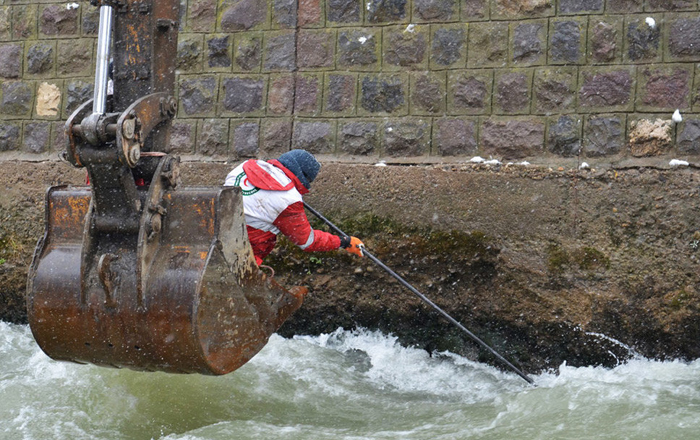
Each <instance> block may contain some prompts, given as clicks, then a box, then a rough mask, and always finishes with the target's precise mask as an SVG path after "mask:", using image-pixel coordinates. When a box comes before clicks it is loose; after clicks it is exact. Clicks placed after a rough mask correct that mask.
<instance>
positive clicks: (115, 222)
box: [27, 0, 302, 375]
mask: <svg viewBox="0 0 700 440" xmlns="http://www.w3.org/2000/svg"><path fill="white" fill-rule="evenodd" d="M93 4H95V5H96V6H99V7H100V30H99V35H98V56H97V68H96V74H95V94H94V99H93V100H90V101H88V102H86V103H84V104H83V105H82V106H81V107H80V108H78V109H77V110H76V111H75V112H74V113H73V114H72V115H71V117H70V118H69V119H68V121H67V123H66V133H67V137H68V147H67V151H66V153H65V158H66V159H67V160H68V161H69V162H70V163H71V164H72V165H74V166H76V167H85V168H86V170H87V174H88V178H89V182H90V185H89V186H57V187H52V188H50V189H49V190H48V192H47V195H46V229H45V233H44V236H43V237H42V238H41V240H40V241H39V244H38V245H37V249H36V251H35V254H34V259H33V261H32V265H31V268H30V271H29V276H28V283H27V309H28V315H29V324H30V327H31V330H32V333H33V334H34V337H35V339H36V341H37V342H38V344H39V346H40V347H41V348H42V350H43V351H44V352H45V353H46V354H47V355H49V356H50V357H52V358H53V359H56V360H64V361H73V362H78V363H93V364H97V365H102V366H112V367H127V368H131V369H135V370H146V371H166V372H175V373H201V374H213V375H216V374H226V373H228V372H231V371H233V370H235V369H236V368H238V367H240V366H241V365H243V364H245V363H246V362H247V361H248V360H250V359H251V358H252V357H253V356H254V355H255V354H256V353H257V352H258V351H259V350H260V349H261V348H262V347H263V346H264V345H265V344H266V343H267V341H268V338H269V337H270V335H271V334H272V333H273V332H275V331H276V330H277V329H278V328H279V326H280V325H282V323H283V322H284V321H285V320H286V319H287V317H289V315H291V314H292V313H293V312H294V311H295V310H296V309H297V308H299V306H300V305H301V302H302V295H301V294H292V293H290V292H289V291H287V290H286V289H284V288H283V287H282V286H280V285H279V284H277V283H276V282H275V281H274V279H272V278H271V277H268V276H266V274H264V273H263V272H262V271H260V270H259V269H258V267H257V265H256V264H255V260H254V258H253V254H252V250H251V247H250V244H249V243H248V236H247V232H246V226H245V221H244V217H243V204H242V199H241V193H240V188H223V187H191V188H187V187H182V186H180V185H179V173H178V169H179V168H178V167H179V158H177V157H174V156H171V155H168V154H165V153H162V152H161V151H162V150H163V149H165V147H166V146H167V143H168V140H169V131H170V125H171V120H172V118H173V116H174V114H175V110H176V102H175V99H174V93H173V89H174V82H175V81H174V79H175V54H176V52H177V31H178V23H177V20H178V17H179V1H178V0H101V1H99V0H98V1H93ZM112 33H113V34H114V43H113V45H114V51H113V84H114V87H113V88H114V94H113V95H110V94H108V87H107V84H108V73H109V64H110V49H111V41H112Z"/></svg>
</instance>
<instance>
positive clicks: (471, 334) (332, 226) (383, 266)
mask: <svg viewBox="0 0 700 440" xmlns="http://www.w3.org/2000/svg"><path fill="white" fill-rule="evenodd" d="M304 207H305V208H306V209H308V210H309V212H311V213H312V214H313V215H315V216H316V217H318V218H319V219H321V221H323V222H324V223H325V224H327V225H328V226H329V227H330V228H331V229H333V230H334V231H335V232H336V233H338V234H340V235H343V236H347V234H346V233H345V232H343V231H342V230H340V228H338V227H337V226H336V225H334V224H333V223H332V222H331V221H330V220H328V219H327V218H326V217H324V216H323V215H321V213H320V212H318V211H316V210H315V209H313V208H312V207H311V206H309V205H308V204H307V203H306V202H304ZM362 254H363V255H364V256H366V257H367V258H369V259H370V260H372V262H373V263H374V264H376V265H377V266H379V267H381V268H382V269H384V270H385V271H386V272H387V273H388V274H389V275H391V276H392V277H394V278H396V279H397V280H398V281H399V282H400V283H401V284H402V285H403V286H404V287H406V288H407V289H408V290H410V291H411V292H413V293H414V294H415V295H417V296H418V297H419V298H420V299H422V300H423V301H424V302H425V303H426V304H428V305H429V306H430V307H432V308H433V309H435V310H437V311H438V312H439V313H440V314H441V315H442V316H443V317H444V318H445V319H447V320H448V321H450V322H451V323H452V324H454V325H456V326H457V327H458V328H459V329H460V330H462V331H463V332H464V333H466V334H467V336H469V337H470V338H471V339H472V340H473V341H474V342H476V343H478V344H479V345H481V346H482V347H483V348H485V349H486V350H488V351H489V352H490V353H491V354H492V355H494V356H495V357H496V359H498V360H499V361H501V362H502V363H503V364H504V365H507V366H508V367H509V368H510V369H511V370H513V371H514V372H515V373H517V374H518V376H520V377H522V378H523V379H525V380H526V381H527V382H528V383H529V384H532V385H534V384H535V382H534V381H533V380H532V379H531V378H530V377H529V376H528V375H527V374H525V373H523V372H522V371H521V370H520V369H519V368H518V367H516V366H515V365H513V364H512V363H510V362H509V361H508V360H507V359H506V358H504V357H503V356H501V355H500V354H499V353H498V352H497V351H496V350H494V349H493V348H491V347H490V346H489V345H488V344H487V343H486V342H484V341H482V340H481V339H480V338H479V337H478V336H476V335H475V334H474V333H472V332H471V331H469V330H468V329H467V328H466V327H465V326H463V325H462V324H461V323H460V322H459V321H457V320H456V319H454V318H453V317H452V316H450V315H449V314H448V313H447V312H445V311H444V310H443V309H441V308H440V307H439V306H438V305H437V304H435V303H434V302H432V301H431V300H430V299H428V298H427V297H426V296H425V295H423V294H422V293H421V292H419V291H418V289H416V288H415V287H413V286H412V285H411V284H409V283H408V282H407V281H406V280H404V279H403V278H402V277H401V276H399V275H398V274H397V273H396V272H394V271H393V270H391V269H390V268H389V267H388V266H387V265H385V264H384V263H382V262H381V261H380V260H379V259H378V258H377V257H375V256H374V255H372V254H371V253H369V251H367V249H365V248H362Z"/></svg>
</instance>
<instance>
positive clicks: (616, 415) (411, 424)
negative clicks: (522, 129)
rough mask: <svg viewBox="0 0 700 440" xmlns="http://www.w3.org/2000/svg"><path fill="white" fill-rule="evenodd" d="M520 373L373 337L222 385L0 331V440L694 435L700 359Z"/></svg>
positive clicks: (302, 350) (350, 339) (312, 341)
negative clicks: (73, 360) (82, 358)
mask: <svg viewBox="0 0 700 440" xmlns="http://www.w3.org/2000/svg"><path fill="white" fill-rule="evenodd" d="M534 379H535V381H536V383H537V385H538V386H537V387H532V386H530V385H528V384H527V383H526V382H525V381H523V380H522V379H521V378H520V377H518V376H517V375H515V374H511V373H504V372H501V371H499V370H497V369H495V368H492V367H489V366H486V365H483V364H478V363H473V362H471V361H468V360H467V359H465V358H462V357H460V356H457V355H455V354H451V353H436V354H433V355H432V356H431V355H430V354H429V353H427V352H425V351H423V350H418V349H413V348H406V347H402V346H401V345H399V344H398V343H397V341H396V339H395V338H393V337H392V336H388V335H385V334H381V333H378V332H369V331H354V332H351V331H343V330H338V331H336V332H334V333H333V334H330V335H322V336H315V337H296V338H294V339H284V338H281V337H278V336H273V337H272V338H271V340H270V343H269V344H268V345H267V346H266V347H265V349H263V351H262V352H261V353H259V354H258V356H256V357H255V358H254V359H253V360H252V361H251V362H249V363H248V364H247V365H245V366H244V367H243V368H241V369H239V370H238V371H236V372H234V373H232V374H229V375H226V376H221V377H206V376H197V375H187V376H183V375H169V374H164V373H140V372H134V371H128V370H113V369H106V368H98V367H94V366H83V365H75V364H70V363H61V362H55V361H52V360H51V359H49V358H48V357H46V356H45V355H44V354H43V353H42V352H41V350H40V349H39V348H38V346H37V345H36V343H35V342H34V340H33V339H32V336H31V332H30V331H29V329H28V327H26V326H17V325H10V324H6V323H1V322H0V439H37V440H45V439H110V440H111V439H168V440H175V439H179V440H185V439H186V440H195V439H196V440H199V439H234V438H235V439H281V438H284V439H305V440H306V439H312V440H313V439H329V440H330V439H334V440H335V439H353V440H355V439H358V440H359V439H515V438H517V439H594V438H595V439H658V438H664V439H696V438H698V437H699V436H700V362H697V361H696V362H692V363H683V362H655V361H649V360H644V359H637V360H633V361H631V362H629V363H627V364H624V365H620V366H618V367H617V368H614V369H604V368H593V367H591V368H573V367H568V366H566V365H562V366H561V367H560V368H559V371H557V372H552V373H546V374H542V375H539V376H535V377H534Z"/></svg>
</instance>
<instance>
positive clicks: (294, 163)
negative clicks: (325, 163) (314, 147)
mask: <svg viewBox="0 0 700 440" xmlns="http://www.w3.org/2000/svg"><path fill="white" fill-rule="evenodd" d="M278 160H279V161H280V163H281V164H282V165H284V166H285V167H286V168H287V169H288V170H289V171H291V172H292V173H294V175H295V176H297V178H298V179H299V181H300V182H301V183H302V185H304V186H305V187H306V189H309V187H310V186H311V182H313V181H314V179H315V178H316V176H317V175H318V170H320V169H321V164H320V163H318V161H317V160H316V158H315V157H314V156H313V154H311V153H309V152H308V151H306V150H292V151H288V152H286V153H284V154H283V155H281V156H280V157H279V159H278Z"/></svg>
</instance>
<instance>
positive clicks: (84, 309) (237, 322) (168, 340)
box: [28, 187, 301, 374]
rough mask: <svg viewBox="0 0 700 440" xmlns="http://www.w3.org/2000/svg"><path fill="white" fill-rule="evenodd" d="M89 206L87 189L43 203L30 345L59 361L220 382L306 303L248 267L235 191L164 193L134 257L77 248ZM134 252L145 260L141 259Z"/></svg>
mask: <svg viewBox="0 0 700 440" xmlns="http://www.w3.org/2000/svg"><path fill="white" fill-rule="evenodd" d="M141 192H142V193H143V192H145V191H141ZM142 195H143V196H146V194H142ZM144 200H145V197H144ZM90 202H91V197H90V189H89V188H88V187H56V188H51V189H50V190H49V192H48V194H47V200H46V203H47V219H46V233H45V236H44V238H43V240H42V242H41V243H40V245H39V247H38V249H37V253H36V255H35V258H34V262H33V264H32V269H31V272H30V277H29V279H30V282H29V293H30V295H29V302H28V312H29V317H30V326H31V329H32V332H33V334H34V336H35V338H36V340H37V342H38V343H39V345H40V346H41V348H42V349H43V350H44V351H45V352H46V353H47V354H48V355H49V356H51V357H52V358H54V359H57V360H67V361H73V362H89V363H93V364H98V365H104V366H114V367H128V368H132V369H137V370H148V371H156V370H157V371H167V372H177V373H202V374H225V373H228V372H230V371H233V370H235V369H236V368H238V367H240V366H241V365H243V364H244V363H245V362H247V361H248V360H250V358H251V357H252V356H254V355H255V354H256V353H257V352H258V351H259V350H260V349H261V348H262V347H263V346H264V345H265V344H266V343H267V340H268V338H269V336H270V335H271V334H272V333H273V332H274V331H275V330H277V328H278V327H279V326H280V325H281V324H282V323H283V322H284V320H285V319H286V318H287V317H288V316H289V315H290V314H291V313H293V312H294V311H295V310H296V309H297V308H298V307H299V306H300V305H301V296H295V295H293V294H291V293H290V292H288V291H287V290H285V289H284V288H283V287H281V286H280V285H278V284H277V283H276V282H275V281H274V280H273V279H271V278H268V277H266V275H265V274H264V273H263V272H261V271H260V270H258V268H257V266H256V265H255V262H254V259H253V257H252V252H251V251H250V246H249V245H248V243H247V236H246V235H244V234H241V233H240V232H241V229H240V228H239V227H238V226H240V222H241V220H242V211H241V209H242V207H241V199H240V194H239V193H238V191H237V190H236V189H233V188H226V189H220V188H183V189H178V190H175V191H166V192H165V194H164V197H163V198H162V204H163V205H162V206H163V208H164V210H165V211H166V212H167V214H166V215H164V216H163V217H162V220H161V221H162V224H161V230H160V233H159V234H157V236H155V237H152V238H151V240H150V241H151V243H150V244H148V243H145V242H141V245H142V246H144V247H141V248H139V249H138V250H137V247H134V246H133V245H132V243H131V242H130V237H124V236H120V237H119V238H116V237H115V238H116V239H115V240H109V242H108V243H101V244H100V246H99V250H98V251H97V252H90V249H84V248H83V244H84V242H85V237H84V232H85V231H84V229H85V226H86V224H88V228H87V229H88V230H89V222H90V211H91V210H92V209H93V206H91V205H90ZM142 235H143V234H142ZM144 240H145V241H148V238H147V237H146V238H144ZM145 247H148V250H147V251H145V250H144V249H145ZM83 252H87V253H88V254H90V255H88V256H83V255H82V254H83ZM138 252H142V253H148V254H149V258H147V259H146V258H143V255H142V258H141V259H140V261H139V258H137V257H138V255H137V254H138ZM106 261H108V263H107V262H106ZM105 265H106V266H105ZM137 268H138V269H137ZM137 282H140V283H142V284H143V289H142V295H139V294H138V291H139V288H138V287H137Z"/></svg>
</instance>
